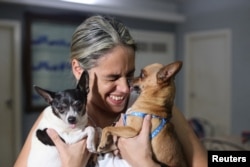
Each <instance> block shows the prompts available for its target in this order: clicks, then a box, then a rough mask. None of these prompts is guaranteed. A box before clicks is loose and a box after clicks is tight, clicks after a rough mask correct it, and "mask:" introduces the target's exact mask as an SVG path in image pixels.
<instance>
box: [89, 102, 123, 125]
mask: <svg viewBox="0 0 250 167" xmlns="http://www.w3.org/2000/svg"><path fill="white" fill-rule="evenodd" d="M87 111H88V116H89V123H90V124H91V125H92V126H97V127H100V128H104V127H106V126H111V125H112V124H113V123H114V122H116V121H118V119H119V116H120V113H111V112H108V111H105V110H103V109H96V108H94V107H91V106H88V110H87Z"/></svg>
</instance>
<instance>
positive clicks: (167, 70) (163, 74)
mask: <svg viewBox="0 0 250 167" xmlns="http://www.w3.org/2000/svg"><path fill="white" fill-rule="evenodd" d="M181 67H182V62H181V61H176V62H174V63H171V64H168V65H166V66H164V67H162V68H161V69H160V71H159V72H158V73H157V82H158V83H163V82H168V81H169V80H170V79H171V78H174V77H175V75H176V74H177V73H178V72H179V71H180V69H181Z"/></svg>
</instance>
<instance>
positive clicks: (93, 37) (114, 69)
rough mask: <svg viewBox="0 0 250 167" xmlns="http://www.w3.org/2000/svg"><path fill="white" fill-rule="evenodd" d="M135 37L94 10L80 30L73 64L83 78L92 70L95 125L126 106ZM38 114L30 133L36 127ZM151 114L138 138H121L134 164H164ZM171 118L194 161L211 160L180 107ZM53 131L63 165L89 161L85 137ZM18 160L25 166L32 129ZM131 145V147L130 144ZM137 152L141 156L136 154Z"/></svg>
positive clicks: (122, 150) (90, 109) (90, 102)
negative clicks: (72, 138) (64, 137)
mask: <svg viewBox="0 0 250 167" xmlns="http://www.w3.org/2000/svg"><path fill="white" fill-rule="evenodd" d="M135 49H136V47H135V42H134V40H133V39H132V37H131V36H130V34H129V31H128V30H127V28H126V27H125V26H124V25H123V24H122V23H121V22H118V21H117V20H115V19H113V18H106V17H102V16H93V17H90V18H88V19H87V20H85V21H84V22H83V23H82V24H81V25H80V26H79V27H78V28H77V29H76V31H75V33H74V34H73V37H72V43H71V64H72V71H73V74H74V76H75V78H76V80H78V79H79V78H80V76H81V74H82V72H83V70H88V72H89V77H90V79H89V85H90V93H89V96H88V104H87V111H88V114H89V122H90V124H91V125H92V126H98V127H101V128H104V127H106V126H110V125H111V124H113V123H114V122H115V121H117V119H118V118H119V115H120V114H121V113H122V112H124V111H125V110H126V108H127V103H128V100H129V96H130V88H129V85H128V83H129V80H130V79H132V78H133V74H134V71H135ZM40 118H41V117H39V118H38V120H37V121H36V123H35V124H34V126H33V128H32V129H31V132H30V134H31V133H32V131H34V128H35V127H36V126H37V124H38V122H39V120H40ZM150 119H151V118H150V116H146V117H145V119H144V122H143V128H142V130H141V132H140V134H139V135H138V136H136V137H134V138H130V139H124V138H119V140H118V142H117V145H118V148H119V154H120V155H121V157H122V158H123V159H125V160H126V161H127V162H128V163H129V164H131V165H132V166H133V167H136V166H144V167H147V166H149V167H154V166H160V165H159V164H157V163H156V162H154V161H153V159H152V150H151V148H150V141H149V138H148V136H149V134H150V126H151V122H150ZM172 122H173V124H174V125H175V129H176V131H177V136H178V138H179V140H180V142H181V144H182V147H183V149H184V154H185V157H186V160H187V162H188V165H189V166H193V167H195V166H197V167H202V166H207V156H206V151H205V149H204V148H203V146H202V145H201V143H200V142H199V140H198V138H197V137H196V136H195V134H194V132H193V130H192V129H191V128H190V126H189V125H188V123H187V121H186V120H185V118H184V117H183V115H182V114H181V112H180V111H179V110H178V109H176V108H174V111H173V118H172ZM47 132H48V134H49V135H50V137H51V138H52V140H53V141H54V143H55V144H56V147H57V149H58V151H59V153H60V156H61V160H62V164H63V167H80V166H84V165H86V163H87V161H88V158H89V157H90V153H89V152H88V151H87V150H86V149H85V147H86V146H85V142H86V141H85V140H81V141H80V142H78V143H76V144H72V145H67V144H65V143H63V142H62V141H61V140H60V138H59V136H58V135H57V133H56V132H55V131H54V130H53V129H49V130H48V131H47ZM30 134H29V136H28V138H27V140H26V142H25V145H24V147H23V149H22V151H21V153H20V155H19V157H18V159H17V161H16V163H15V166H16V167H22V166H26V161H27V156H28V153H29V149H30V143H31V142H30V141H31V135H30ZM125 146H126V147H125ZM134 155H136V156H134Z"/></svg>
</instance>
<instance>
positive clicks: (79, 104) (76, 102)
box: [73, 101, 82, 108]
mask: <svg viewBox="0 0 250 167" xmlns="http://www.w3.org/2000/svg"><path fill="white" fill-rule="evenodd" d="M73 105H74V106H75V107H76V108H81V107H82V102H81V101H75V102H74V104H73Z"/></svg>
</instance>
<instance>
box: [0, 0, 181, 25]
mask: <svg viewBox="0 0 250 167" xmlns="http://www.w3.org/2000/svg"><path fill="white" fill-rule="evenodd" d="M0 1H2V2H6V3H16V4H25V5H36V6H44V7H53V8H60V9H69V10H75V11H85V12H86V11H89V12H100V13H107V14H116V15H121V16H127V17H134V18H142V19H150V20H158V21H165V22H174V23H181V22H183V21H185V17H184V16H183V15H182V14H180V13H178V4H179V3H181V2H183V1H185V0H86V2H88V3H83V2H84V0H78V3H72V2H68V0H0ZM75 1H77V0H75ZM79 2H81V3H79ZM90 2H91V4H90Z"/></svg>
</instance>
